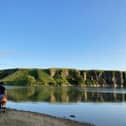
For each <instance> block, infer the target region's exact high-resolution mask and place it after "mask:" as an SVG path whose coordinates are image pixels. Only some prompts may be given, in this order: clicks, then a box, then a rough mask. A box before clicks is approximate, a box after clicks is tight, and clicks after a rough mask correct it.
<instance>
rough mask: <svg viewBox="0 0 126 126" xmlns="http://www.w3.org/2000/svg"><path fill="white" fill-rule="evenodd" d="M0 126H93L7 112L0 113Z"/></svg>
mask: <svg viewBox="0 0 126 126" xmlns="http://www.w3.org/2000/svg"><path fill="white" fill-rule="evenodd" d="M0 126H93V125H91V124H86V123H78V122H75V121H70V120H66V119H60V118H56V117H52V116H48V115H44V114H38V113H33V112H24V111H17V110H10V109H9V110H7V111H6V112H5V113H2V112H0Z"/></svg>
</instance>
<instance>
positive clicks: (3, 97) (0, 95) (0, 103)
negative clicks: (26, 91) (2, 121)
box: [0, 82, 7, 108]
mask: <svg viewBox="0 0 126 126" xmlns="http://www.w3.org/2000/svg"><path fill="white" fill-rule="evenodd" d="M3 84H4V83H3V82H0V108H2V107H3V108H5V107H6V102H7V91H6V88H5V87H4V86H3Z"/></svg>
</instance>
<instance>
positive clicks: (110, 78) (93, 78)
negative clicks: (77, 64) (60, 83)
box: [51, 69, 126, 87]
mask: <svg viewBox="0 0 126 126" xmlns="http://www.w3.org/2000/svg"><path fill="white" fill-rule="evenodd" d="M57 73H58V74H60V75H64V76H65V78H66V79H67V80H69V78H70V77H71V80H69V81H72V80H75V82H77V81H80V82H77V83H78V85H81V86H91V87H126V72H125V71H98V70H88V71H85V70H80V71H79V70H72V69H65V70H62V69H61V70H56V71H55V74H54V72H53V73H52V74H53V76H55V75H56V74H57ZM52 74H51V75H52ZM70 83H71V82H70ZM73 83H74V81H73Z"/></svg>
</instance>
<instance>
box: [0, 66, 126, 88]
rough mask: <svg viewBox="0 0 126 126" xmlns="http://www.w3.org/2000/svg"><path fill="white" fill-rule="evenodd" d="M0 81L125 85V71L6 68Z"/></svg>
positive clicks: (33, 83)
mask: <svg viewBox="0 0 126 126" xmlns="http://www.w3.org/2000/svg"><path fill="white" fill-rule="evenodd" d="M0 81H3V82H4V84H7V85H28V86H30V85H54V86H57V85H59V86H65V85H75V86H81V87H85V86H86V87H87V86H88V87H126V72H125V71H104V70H87V71H86V70H76V69H58V68H50V69H8V70H0Z"/></svg>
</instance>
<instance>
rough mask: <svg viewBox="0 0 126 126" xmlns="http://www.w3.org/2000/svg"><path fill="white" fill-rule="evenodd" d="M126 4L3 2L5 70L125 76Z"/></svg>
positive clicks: (103, 0)
mask: <svg viewBox="0 0 126 126" xmlns="http://www.w3.org/2000/svg"><path fill="white" fill-rule="evenodd" d="M125 54H126V0H4V1H0V58H1V60H0V68H1V69H5V68H15V67H25V68H26V67H29V68H31V67H32V68H49V67H66V68H77V69H116V70H126V55H125Z"/></svg>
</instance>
